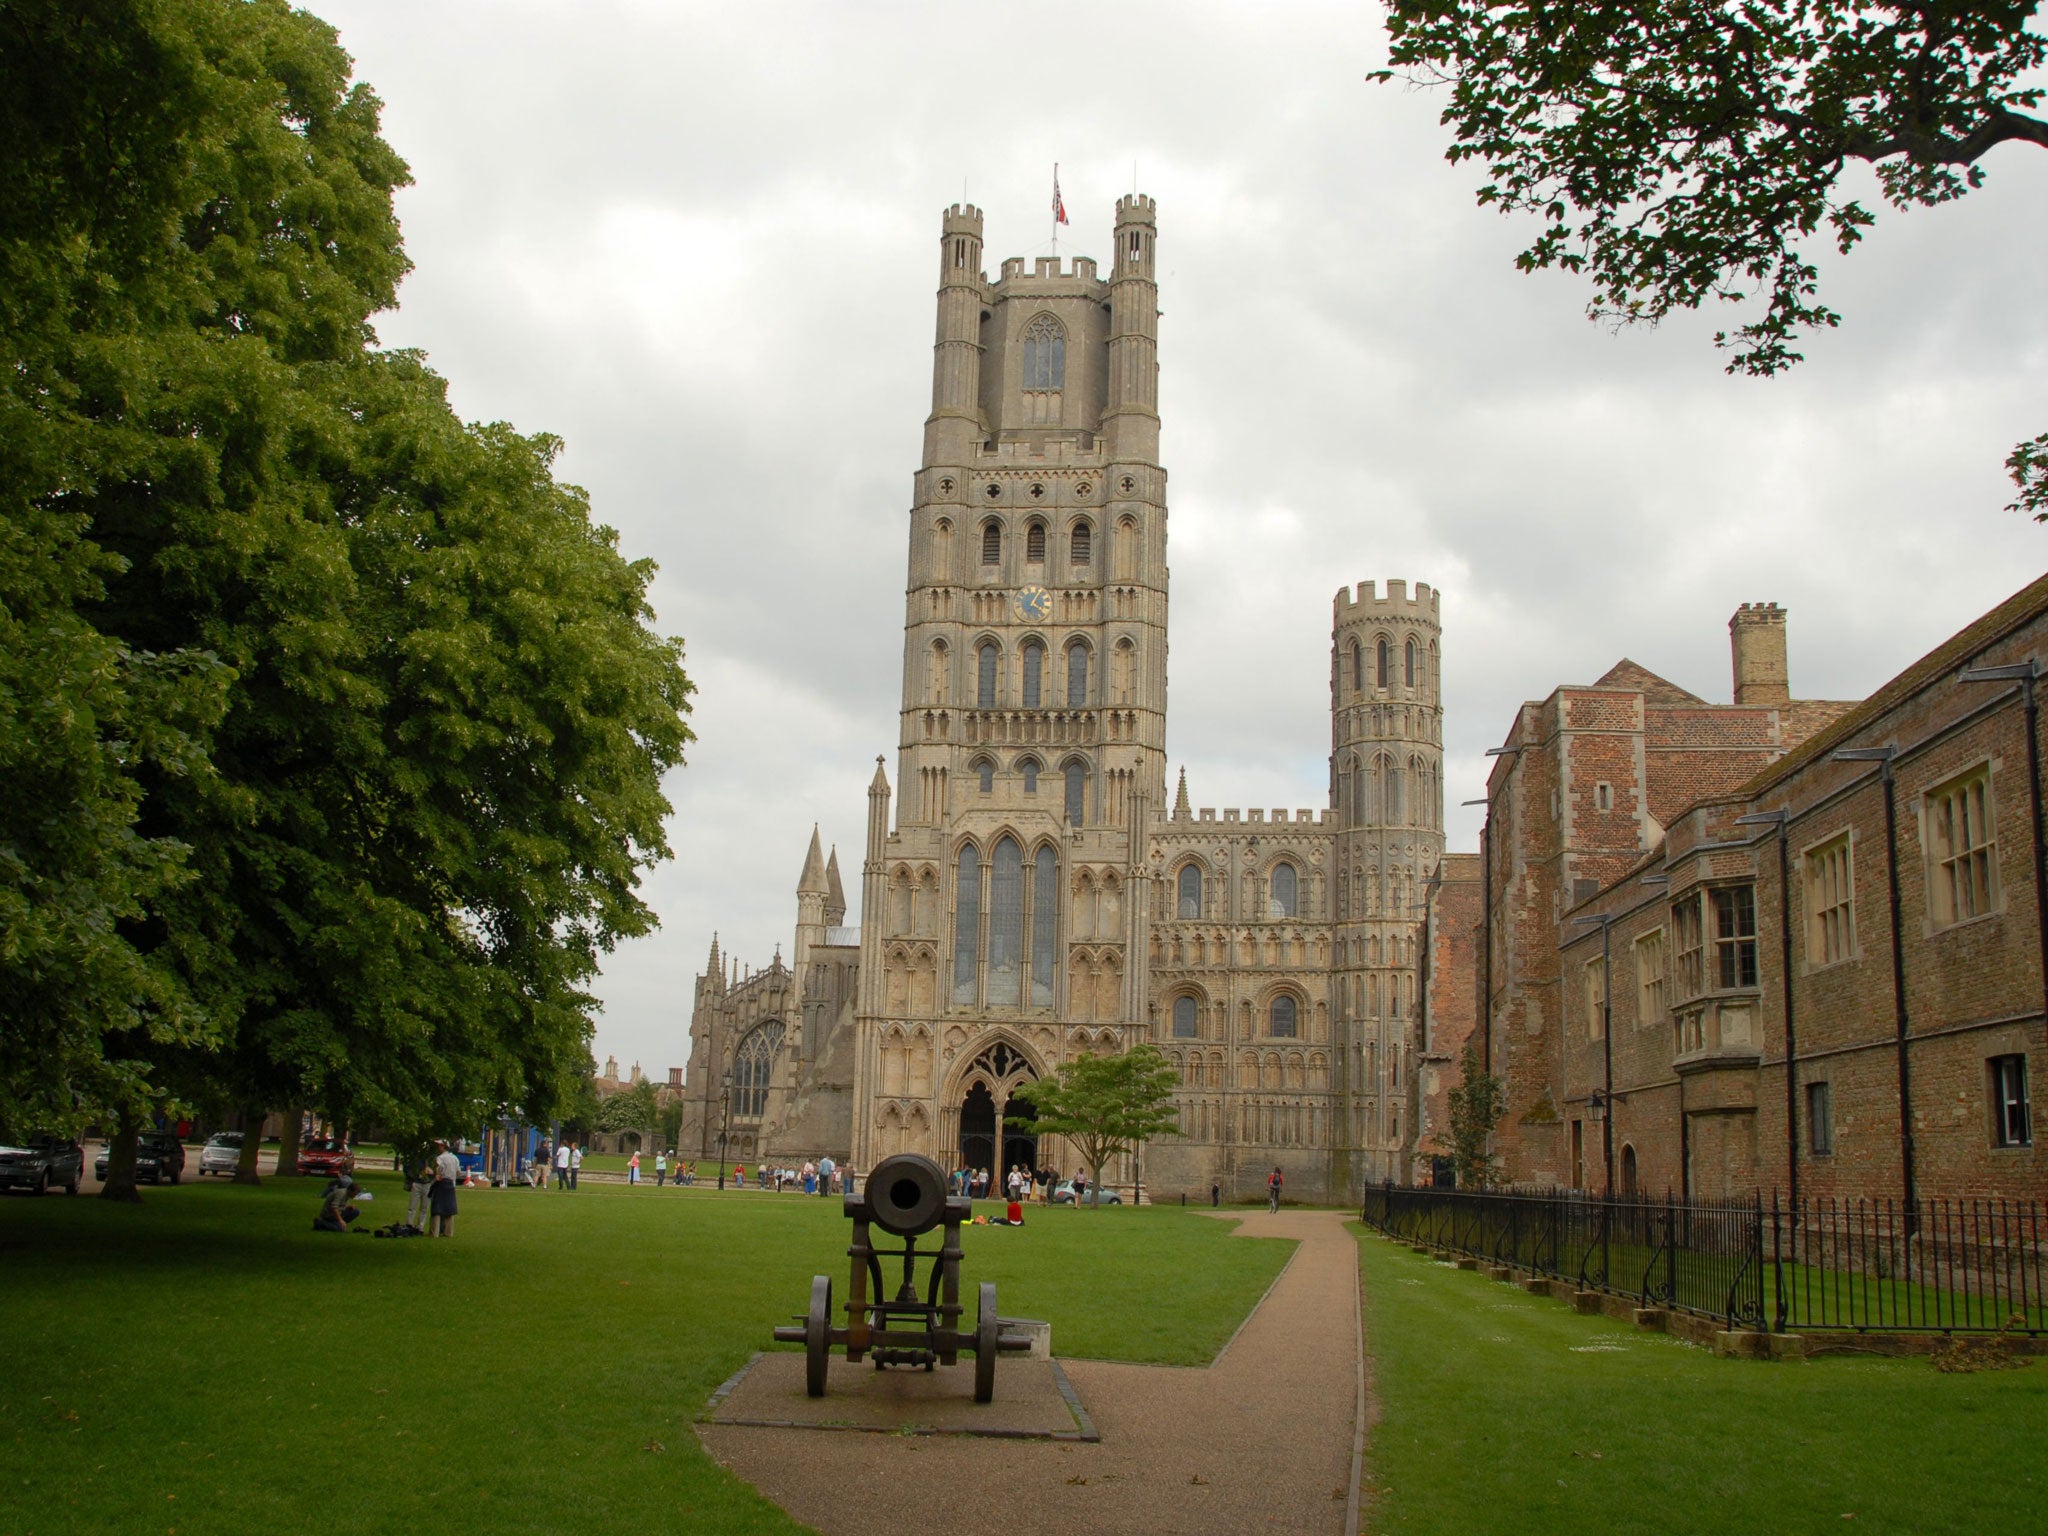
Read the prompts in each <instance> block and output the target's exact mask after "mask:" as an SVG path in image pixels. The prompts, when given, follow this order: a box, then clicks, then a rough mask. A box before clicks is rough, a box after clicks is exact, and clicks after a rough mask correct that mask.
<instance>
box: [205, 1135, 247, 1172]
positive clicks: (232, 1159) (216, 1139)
mask: <svg viewBox="0 0 2048 1536" xmlns="http://www.w3.org/2000/svg"><path fill="white" fill-rule="evenodd" d="M241 1165H242V1133H241V1132H240V1131H217V1132H215V1133H214V1134H213V1135H211V1136H209V1137H207V1138H206V1145H205V1146H203V1147H201V1148H200V1149H199V1176H200V1177H201V1178H205V1177H206V1175H207V1174H209V1173H230V1174H231V1173H233V1172H234V1171H235V1170H236V1169H237V1168H239V1167H241Z"/></svg>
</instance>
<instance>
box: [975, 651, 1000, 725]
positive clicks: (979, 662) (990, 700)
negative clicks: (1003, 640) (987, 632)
mask: <svg viewBox="0 0 2048 1536" xmlns="http://www.w3.org/2000/svg"><path fill="white" fill-rule="evenodd" d="M996 661H997V656H996V643H995V641H993V640H984V641H982V643H981V649H980V650H978V651H976V652H975V653H974V707H975V708H976V709H994V708H995V707H996Z"/></svg>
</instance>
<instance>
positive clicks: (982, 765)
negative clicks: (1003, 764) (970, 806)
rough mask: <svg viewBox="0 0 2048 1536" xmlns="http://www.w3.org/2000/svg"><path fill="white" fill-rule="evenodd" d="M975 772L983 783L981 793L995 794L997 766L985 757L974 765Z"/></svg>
mask: <svg viewBox="0 0 2048 1536" xmlns="http://www.w3.org/2000/svg"><path fill="white" fill-rule="evenodd" d="M974 772H975V776H976V777H977V778H979V779H980V781H981V792H982V793H983V794H984V795H986V794H990V793H993V792H994V790H995V787H996V765H995V764H994V763H992V762H990V761H989V760H988V759H987V758H985V757H984V758H983V759H982V760H981V761H980V762H978V763H976V764H975V765H974Z"/></svg>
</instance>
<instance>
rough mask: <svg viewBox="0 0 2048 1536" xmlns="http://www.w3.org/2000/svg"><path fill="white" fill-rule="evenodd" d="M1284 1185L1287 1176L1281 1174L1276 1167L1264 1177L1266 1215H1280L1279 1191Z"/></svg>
mask: <svg viewBox="0 0 2048 1536" xmlns="http://www.w3.org/2000/svg"><path fill="white" fill-rule="evenodd" d="M1286 1183H1287V1175H1286V1174H1284V1173H1282V1172H1281V1171H1280V1170H1279V1168H1277V1167H1276V1168H1274V1170H1273V1171H1272V1172H1271V1173H1270V1174H1268V1175H1267V1176H1266V1210H1267V1212H1268V1214H1270V1215H1274V1216H1277V1215H1279V1214H1280V1191H1281V1189H1282V1187H1283V1186H1284V1185H1285V1184H1286Z"/></svg>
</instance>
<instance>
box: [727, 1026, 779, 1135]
mask: <svg viewBox="0 0 2048 1536" xmlns="http://www.w3.org/2000/svg"><path fill="white" fill-rule="evenodd" d="M781 1046H782V1026H781V1025H780V1024H763V1025H761V1026H760V1027H759V1028H758V1029H755V1030H752V1031H750V1032H749V1033H748V1035H747V1037H746V1038H745V1039H744V1040H742V1041H741V1042H740V1048H739V1049H738V1050H737V1051H735V1052H734V1053H733V1063H732V1112H733V1113H734V1114H735V1115H737V1116H739V1117H740V1118H741V1119H742V1120H758V1119H759V1118H760V1117H761V1113H762V1111H764V1110H765V1109H767V1107H768V1079H769V1078H770V1077H771V1076H773V1075H774V1071H775V1053H776V1051H778V1050H779V1049H781Z"/></svg>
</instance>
